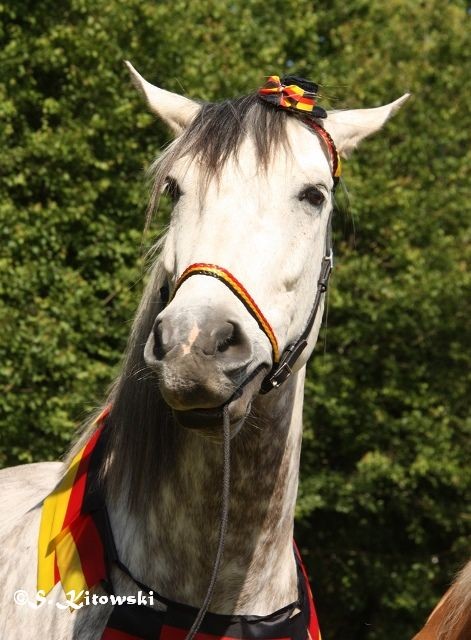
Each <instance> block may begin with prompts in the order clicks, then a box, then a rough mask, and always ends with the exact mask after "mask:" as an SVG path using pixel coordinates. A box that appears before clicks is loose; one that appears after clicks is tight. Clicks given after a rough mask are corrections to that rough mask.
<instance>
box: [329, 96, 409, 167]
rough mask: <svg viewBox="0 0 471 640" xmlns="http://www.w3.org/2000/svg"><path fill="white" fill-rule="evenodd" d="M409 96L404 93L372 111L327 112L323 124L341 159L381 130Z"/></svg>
mask: <svg viewBox="0 0 471 640" xmlns="http://www.w3.org/2000/svg"><path fill="white" fill-rule="evenodd" d="M409 96H410V93H405V94H404V95H403V96H402V97H401V98H399V99H398V100H395V101H394V102H391V103H390V104H386V105H384V106H383V107H375V108H374V109H352V110H350V111H329V112H328V114H327V118H326V119H325V120H324V122H323V124H324V127H325V129H326V130H327V131H328V132H329V133H330V135H331V136H332V139H333V141H334V142H335V146H336V147H337V150H338V152H339V153H340V155H341V156H342V157H343V158H346V157H348V156H349V155H350V153H351V152H352V151H353V149H354V148H355V147H356V146H357V144H358V143H359V142H361V141H362V140H363V138H366V137H367V136H370V135H371V134H373V133H376V131H378V130H379V129H381V127H382V126H383V124H384V123H385V122H386V121H387V120H389V118H390V117H391V116H393V115H394V114H395V113H396V111H398V110H399V109H400V108H401V107H402V105H403V104H404V102H405V101H406V100H407V99H408V98H409Z"/></svg>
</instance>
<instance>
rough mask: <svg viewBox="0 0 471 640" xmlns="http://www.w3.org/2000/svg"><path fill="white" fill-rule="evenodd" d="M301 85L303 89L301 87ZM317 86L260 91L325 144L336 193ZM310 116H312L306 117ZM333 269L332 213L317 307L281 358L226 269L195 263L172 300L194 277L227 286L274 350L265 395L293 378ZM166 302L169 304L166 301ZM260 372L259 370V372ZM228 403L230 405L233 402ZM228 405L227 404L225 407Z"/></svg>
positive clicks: (337, 167)
mask: <svg viewBox="0 0 471 640" xmlns="http://www.w3.org/2000/svg"><path fill="white" fill-rule="evenodd" d="M288 81H296V82H297V83H298V84H289V85H288V84H287V82H288ZM299 85H302V86H299ZM317 88H318V86H317V85H316V84H315V83H312V82H309V81H307V80H303V79H301V78H296V77H295V76H289V77H287V78H284V80H283V82H282V81H280V78H279V77H278V76H270V77H269V78H268V80H267V82H266V84H265V85H264V86H263V87H261V89H259V97H260V98H261V99H262V100H264V101H266V102H268V103H271V104H273V105H274V106H275V107H278V108H282V109H288V110H295V111H298V112H301V113H302V116H301V118H300V119H301V121H302V122H303V123H304V124H306V125H307V126H308V127H309V128H310V129H311V130H312V131H313V132H314V133H315V134H316V135H317V136H318V137H319V138H320V139H321V141H322V142H323V144H324V146H325V148H326V151H327V154H328V156H329V159H330V163H331V172H332V177H333V180H334V190H335V188H336V186H337V183H338V181H339V179H340V175H341V171H342V165H341V162H340V156H339V153H338V151H337V148H336V146H335V143H334V141H333V140H332V138H331V136H330V134H329V133H328V131H326V130H325V129H324V127H322V126H321V125H320V124H318V123H317V122H315V121H314V120H313V118H314V117H316V118H326V117H327V113H326V111H325V110H324V109H322V107H319V106H317V105H316V101H315V97H316V96H317ZM306 113H308V114H309V115H305V114H306ZM333 266H334V252H333V247H332V212H331V213H330V214H329V219H328V221H327V231H326V240H325V252H324V256H323V258H322V262H321V269H320V275H319V279H318V281H317V288H316V292H315V295H314V303H313V306H312V310H311V313H310V314H309V318H308V320H307V322H306V326H305V328H304V330H303V332H302V333H301V335H300V336H299V337H298V339H297V340H295V341H294V342H292V343H290V344H289V345H288V346H287V347H286V348H285V350H284V351H283V353H282V354H281V356H280V351H279V347H278V341H277V339H276V335H275V332H274V331H273V329H272V327H271V325H270V323H269V322H268V320H267V319H266V317H265V316H264V314H263V313H262V311H261V310H260V308H259V306H258V305H257V304H256V302H255V301H254V299H253V298H252V296H251V295H250V294H249V292H248V291H247V289H246V288H245V287H244V285H243V284H242V283H241V282H239V280H237V278H236V277H235V276H234V275H232V273H230V271H228V270H227V269H225V268H224V267H221V266H219V265H217V264H209V263H204V262H196V263H194V264H191V265H190V266H188V267H187V268H186V269H185V271H184V272H183V273H182V274H181V276H180V277H179V278H178V280H177V283H176V285H175V289H174V291H173V294H172V298H171V299H173V297H174V296H175V294H176V292H177V291H178V289H179V288H180V287H181V285H182V284H183V283H184V282H185V281H186V280H188V278H191V276H195V275H203V276H210V277H211V278H216V279H218V280H219V281H220V282H222V283H223V284H225V285H226V287H228V289H229V290H230V291H231V292H232V293H233V294H234V295H235V296H236V297H237V298H238V299H239V300H240V301H241V302H242V304H243V305H244V306H245V308H246V309H247V311H248V312H249V313H250V315H251V316H252V317H253V318H254V319H255V321H256V322H257V324H258V326H259V327H260V329H261V330H262V331H263V333H264V334H265V335H266V336H267V338H268V340H269V341H270V344H271V348H272V368H271V371H270V372H269V374H268V375H267V376H266V377H265V379H264V380H263V382H262V384H261V387H260V393H262V394H265V393H268V392H269V391H271V390H272V389H275V388H277V387H279V386H280V385H281V384H282V383H283V382H285V380H287V378H288V377H289V376H290V375H291V373H292V371H293V367H294V365H295V364H296V362H297V361H298V359H299V357H300V356H301V353H302V352H303V351H304V349H305V348H306V346H307V344H308V340H309V335H310V333H311V331H312V328H313V326H314V322H315V320H316V317H317V313H318V311H319V306H320V304H321V301H322V297H323V294H324V293H325V292H326V291H327V287H328V284H329V277H330V274H331V272H332V269H333ZM165 302H167V300H165ZM257 372H258V369H257ZM252 379H253V373H252V374H251V375H250V376H249V378H247V379H246V380H244V382H242V384H241V385H239V387H238V389H237V390H236V393H235V394H234V395H233V396H232V397H231V399H230V401H232V400H233V399H234V398H235V397H236V396H239V395H240V394H241V390H242V389H243V387H244V386H245V385H246V384H247V383H248V382H249V380H252ZM230 401H229V402H230ZM226 404H228V403H226Z"/></svg>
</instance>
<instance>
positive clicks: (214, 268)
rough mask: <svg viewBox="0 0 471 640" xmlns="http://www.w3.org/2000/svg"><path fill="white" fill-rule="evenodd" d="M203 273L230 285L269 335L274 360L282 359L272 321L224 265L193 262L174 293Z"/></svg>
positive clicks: (179, 280)
mask: <svg viewBox="0 0 471 640" xmlns="http://www.w3.org/2000/svg"><path fill="white" fill-rule="evenodd" d="M194 275H201V276H211V277H212V278H217V279H218V280H220V281H221V282H223V283H224V284H225V285H226V287H228V288H229V289H230V290H231V291H232V293H233V294H234V295H235V296H237V298H239V300H240V301H241V302H242V304H243V305H244V306H245V308H246V309H247V311H248V312H249V313H250V315H251V316H252V317H253V318H254V319H255V320H256V321H257V324H258V326H259V327H260V329H261V330H262V331H263V333H264V334H265V335H266V336H267V338H268V339H269V341H270V344H271V347H272V351H273V362H274V363H277V362H279V360H280V351H279V348H278V341H277V339H276V336H275V333H274V331H273V329H272V328H271V326H270V323H269V322H268V320H267V319H266V318H265V316H264V315H263V313H262V312H261V311H260V309H259V307H258V306H257V304H256V302H255V301H254V299H253V298H252V297H251V295H250V294H249V293H248V291H247V289H246V288H245V287H244V285H243V284H241V283H240V282H239V281H238V280H237V278H235V277H234V276H233V275H232V273H230V272H229V271H227V269H224V268H223V267H219V266H218V265H217V264H207V263H205V262H197V263H195V264H191V265H190V266H189V267H187V268H186V269H185V271H184V272H183V273H182V275H181V276H180V277H179V278H178V280H177V284H176V285H175V291H174V293H173V295H175V294H176V292H177V291H178V289H179V288H180V287H181V285H182V284H183V283H184V282H185V280H188V278H190V277H191V276H194Z"/></svg>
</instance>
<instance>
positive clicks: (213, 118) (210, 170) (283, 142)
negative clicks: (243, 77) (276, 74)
mask: <svg viewBox="0 0 471 640" xmlns="http://www.w3.org/2000/svg"><path fill="white" fill-rule="evenodd" d="M296 117H297V114H290V113H287V112H286V111H283V110H282V109H276V108H274V107H273V106H272V105H269V104H267V103H265V102H262V101H261V100H260V99H259V97H258V95H257V94H251V95H248V96H243V97H240V98H234V99H232V100H224V101H222V102H214V103H205V104H203V105H202V106H201V109H200V111H199V112H198V113H197V115H196V117H195V118H194V120H193V121H192V122H191V124H190V126H189V127H188V128H187V129H186V130H185V131H184V132H183V134H182V135H181V136H180V137H178V138H177V139H176V140H175V141H173V142H172V143H171V144H170V145H169V146H168V147H167V149H166V151H165V152H164V153H163V154H162V155H161V156H160V157H158V158H157V160H156V161H155V162H154V163H153V164H152V165H151V168H150V171H149V175H150V179H151V183H152V186H151V197H150V201H149V208H148V215H147V224H149V223H150V221H151V219H152V216H153V214H154V212H155V210H156V209H157V207H158V204H159V200H160V195H161V193H162V191H163V187H164V184H165V182H166V180H167V178H168V176H169V175H171V171H172V167H173V165H174V164H175V162H176V161H177V160H179V159H181V158H188V159H190V161H191V160H192V159H197V160H198V163H199V165H200V167H201V170H202V175H201V184H200V188H202V189H203V191H204V189H205V187H206V186H207V185H208V183H209V181H210V180H211V179H216V180H217V179H219V177H220V175H221V173H222V171H223V169H224V167H225V165H226V163H227V161H228V160H229V159H230V158H237V157H238V154H239V151H240V148H241V145H242V142H243V141H244V140H245V139H246V138H247V137H249V138H250V139H251V141H252V143H253V147H254V151H255V158H256V161H257V165H258V166H259V167H260V169H261V170H262V171H266V170H267V168H268V166H269V164H270V161H271V160H272V158H273V157H274V155H275V147H277V148H280V146H281V148H284V149H289V138H288V132H287V122H288V118H296Z"/></svg>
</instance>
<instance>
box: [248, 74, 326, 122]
mask: <svg viewBox="0 0 471 640" xmlns="http://www.w3.org/2000/svg"><path fill="white" fill-rule="evenodd" d="M258 93H259V95H260V96H262V97H264V96H266V97H267V98H268V101H269V102H274V103H275V104H277V105H278V106H280V107H283V108H284V109H298V110H299V111H304V112H307V113H311V112H312V111H313V110H314V108H315V106H316V101H315V94H314V93H312V92H310V91H306V90H304V89H302V88H301V87H298V85H296V84H290V85H284V84H282V83H281V80H280V77H279V76H269V77H268V80H267V81H266V83H265V84H264V85H263V87H261V88H260V89H259V90H258Z"/></svg>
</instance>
